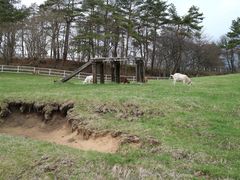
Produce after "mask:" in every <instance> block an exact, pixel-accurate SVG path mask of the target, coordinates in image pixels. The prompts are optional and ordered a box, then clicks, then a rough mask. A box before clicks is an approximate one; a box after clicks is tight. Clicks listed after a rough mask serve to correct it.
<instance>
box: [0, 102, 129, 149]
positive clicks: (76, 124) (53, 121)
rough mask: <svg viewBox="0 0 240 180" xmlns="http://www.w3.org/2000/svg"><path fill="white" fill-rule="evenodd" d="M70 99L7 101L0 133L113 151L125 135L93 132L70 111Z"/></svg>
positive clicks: (71, 105) (0, 122)
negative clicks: (31, 101)
mask: <svg viewBox="0 0 240 180" xmlns="http://www.w3.org/2000/svg"><path fill="white" fill-rule="evenodd" d="M73 106H74V104H73V102H66V103H63V104H61V105H60V104H57V103H51V104H49V103H47V104H42V103H37V102H33V103H26V102H21V101H16V102H8V103H5V104H2V105H1V107H0V118H2V119H0V133H2V134H9V135H14V136H24V137H27V138H32V139H37V140H44V141H48V142H53V143H57V144H62V145H67V146H70V147H73V148H78V149H82V150H95V151H99V152H107V153H114V152H116V151H117V150H118V148H119V145H120V144H121V143H123V142H127V140H128V139H129V137H128V136H126V137H128V138H125V139H124V138H120V135H121V133H116V132H112V133H111V132H109V131H106V132H95V131H93V130H91V129H87V128H86V123H85V122H84V123H83V122H82V121H81V119H77V118H76V117H75V115H72V114H71V113H72V111H71V110H72V109H73Z"/></svg>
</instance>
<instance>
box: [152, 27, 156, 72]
mask: <svg viewBox="0 0 240 180" xmlns="http://www.w3.org/2000/svg"><path fill="white" fill-rule="evenodd" d="M156 39H157V28H156V27H155V28H154V37H153V51H152V61H151V71H152V72H153V68H154V63H155V53H156Z"/></svg>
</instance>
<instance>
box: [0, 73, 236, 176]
mask: <svg viewBox="0 0 240 180" xmlns="http://www.w3.org/2000/svg"><path fill="white" fill-rule="evenodd" d="M56 79H57V78H54V77H46V76H37V75H25V74H14V73H0V104H1V105H3V104H4V103H6V102H13V101H23V102H40V103H52V102H55V103H58V104H61V103H64V102H67V101H72V102H74V108H73V113H75V114H76V115H77V116H78V117H79V119H81V120H82V122H83V126H84V127H85V128H87V129H94V131H96V132H101V131H107V132H113V131H114V132H122V133H127V134H129V135H133V136H136V137H138V138H139V139H140V140H139V142H138V143H122V144H119V145H118V146H117V150H116V151H114V152H110V153H109V152H104V151H103V152H99V151H98V147H97V146H96V147H95V149H92V150H86V149H84V147H82V148H72V147H69V146H66V145H61V144H59V143H51V142H46V141H44V140H41V139H40V140H39V139H34V138H33V139H32V138H29V137H26V136H12V135H8V134H7V133H1V134H0V179H16V178H20V179H21V178H22V179H34V178H35V179H36V178H42V179H43V178H48V179H54V178H59V179H80V178H84V179H120V178H121V179H209V178H210V179H218V178H219V179H227V178H229V179H240V173H239V172H240V151H239V149H240V121H239V119H240V98H239V97H240V83H239V82H240V81H239V79H240V74H234V75H225V76H212V77H198V78H193V79H192V81H193V85H192V86H186V85H183V84H182V83H176V86H175V87H174V86H173V83H172V80H159V81H157V80H152V81H151V80H150V81H149V82H148V83H146V84H137V83H130V84H119V85H118V84H112V83H108V84H104V85H102V84H97V85H93V84H86V85H84V84H82V82H80V81H78V80H71V81H69V82H67V83H58V82H55V83H54V80H56ZM15 118H16V117H15ZM5 121H6V120H4V119H3V118H2V119H0V127H1V125H2V124H3V125H4V123H5ZM29 128H32V127H29ZM0 132H1V130H0ZM33 134H34V133H33ZM95 139H97V137H96V138H95ZM90 140H92V139H90ZM85 141H87V140H85ZM94 142H95V141H93V143H94ZM108 143H111V142H110V141H109V142H108V141H107V140H106V141H103V145H104V144H105V145H106V146H107V145H108ZM82 146H84V144H83V145H82Z"/></svg>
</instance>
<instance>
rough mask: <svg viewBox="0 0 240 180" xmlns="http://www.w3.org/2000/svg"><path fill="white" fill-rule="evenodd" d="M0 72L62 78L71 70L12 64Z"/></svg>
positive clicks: (131, 77)
mask: <svg viewBox="0 0 240 180" xmlns="http://www.w3.org/2000/svg"><path fill="white" fill-rule="evenodd" d="M0 72H13V73H26V74H38V75H46V76H56V77H60V78H64V77H66V76H68V75H70V74H71V73H73V71H67V70H61V69H51V68H39V67H32V66H12V65H0ZM89 75H91V73H85V72H80V73H78V74H77V75H76V76H75V78H77V79H80V80H84V79H85V77H86V76H89ZM125 77H126V78H127V79H128V80H129V81H136V77H135V76H125ZM148 79H149V80H160V79H168V77H153V76H151V77H148ZM105 80H106V81H111V75H105Z"/></svg>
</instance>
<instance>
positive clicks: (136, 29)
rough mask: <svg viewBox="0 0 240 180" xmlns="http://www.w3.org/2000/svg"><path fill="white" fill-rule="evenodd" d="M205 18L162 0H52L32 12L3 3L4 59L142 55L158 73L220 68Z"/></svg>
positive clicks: (0, 35)
mask: <svg viewBox="0 0 240 180" xmlns="http://www.w3.org/2000/svg"><path fill="white" fill-rule="evenodd" d="M203 19H204V16H203V14H202V13H200V12H199V8H198V7H196V6H192V7H190V8H189V10H188V12H186V15H183V16H180V15H179V14H178V13H177V10H176V8H175V6H174V5H173V4H168V3H167V2H166V1H162V0H154V1H153V0H47V1H46V2H45V3H44V4H42V5H40V6H37V5H32V6H31V7H30V8H26V7H24V6H22V7H21V6H20V5H19V4H17V3H16V2H14V1H13V0H0V56H1V57H3V59H4V60H5V63H7V64H8V63H10V62H11V59H12V58H13V57H16V56H18V57H21V58H30V59H34V60H36V61H37V60H39V59H45V58H50V59H53V60H56V61H57V60H60V59H62V60H77V61H88V60H89V59H91V58H93V57H109V56H110V57H129V56H140V57H142V58H143V59H144V61H145V65H146V66H147V67H148V68H149V69H150V72H152V73H154V72H155V73H160V72H161V73H163V74H164V75H165V74H170V73H174V72H189V71H191V72H194V73H198V72H201V71H203V70H206V69H211V68H213V67H219V66H220V65H221V62H220V60H219V54H220V48H219V47H218V46H216V45H215V44H214V43H210V42H208V40H207V39H206V38H204V37H203V35H202V28H203V26H202V25H201V23H202V21H203Z"/></svg>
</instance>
